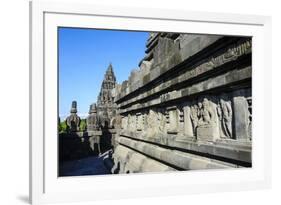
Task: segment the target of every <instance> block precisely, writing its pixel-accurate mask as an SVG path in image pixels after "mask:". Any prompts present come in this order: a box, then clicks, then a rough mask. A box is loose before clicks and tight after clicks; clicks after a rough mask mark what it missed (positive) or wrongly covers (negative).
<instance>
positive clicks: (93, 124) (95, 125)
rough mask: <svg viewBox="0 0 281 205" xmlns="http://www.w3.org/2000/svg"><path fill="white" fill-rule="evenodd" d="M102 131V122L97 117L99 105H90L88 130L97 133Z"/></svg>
mask: <svg viewBox="0 0 281 205" xmlns="http://www.w3.org/2000/svg"><path fill="white" fill-rule="evenodd" d="M99 129H100V120H99V117H98V115H97V105H96V103H93V104H91V105H90V110H89V115H88V117H87V130H88V131H96V130H99Z"/></svg>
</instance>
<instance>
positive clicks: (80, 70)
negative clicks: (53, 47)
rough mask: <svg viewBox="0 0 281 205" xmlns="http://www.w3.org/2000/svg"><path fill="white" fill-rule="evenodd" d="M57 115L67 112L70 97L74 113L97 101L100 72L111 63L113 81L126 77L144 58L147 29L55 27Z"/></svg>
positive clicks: (79, 112)
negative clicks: (114, 78) (74, 107)
mask: <svg viewBox="0 0 281 205" xmlns="http://www.w3.org/2000/svg"><path fill="white" fill-rule="evenodd" d="M58 32H59V33H58V34H59V115H60V116H61V118H65V117H66V116H67V115H69V110H70V106H71V102H72V100H76V101H77V108H78V114H80V115H82V117H84V115H85V114H86V113H88V110H89V105H90V104H91V103H93V102H96V101H97V96H98V93H99V91H100V87H101V83H102V80H103V77H104V73H105V71H106V69H107V67H108V65H109V63H110V62H111V63H112V66H113V69H114V72H115V76H116V78H117V82H118V83H121V82H122V81H124V80H127V79H128V76H129V74H130V72H131V70H132V69H135V68H137V67H138V63H139V61H140V60H141V59H142V58H143V57H144V55H145V53H144V51H145V43H146V40H147V38H148V33H147V32H131V31H114V30H96V29H79V28H59V30H58Z"/></svg>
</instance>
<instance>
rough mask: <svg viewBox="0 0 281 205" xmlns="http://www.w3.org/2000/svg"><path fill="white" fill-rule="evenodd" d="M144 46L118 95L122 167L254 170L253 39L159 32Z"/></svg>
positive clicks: (132, 169)
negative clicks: (147, 163) (153, 162)
mask: <svg viewBox="0 0 281 205" xmlns="http://www.w3.org/2000/svg"><path fill="white" fill-rule="evenodd" d="M146 45H147V49H146V56H145V57H144V58H143V60H142V61H141V62H140V64H139V66H140V69H137V70H136V71H134V72H132V74H131V76H130V77H129V80H128V82H125V83H123V84H122V89H121V90H120V93H118V94H117V95H116V96H117V97H116V101H115V102H116V103H117V105H118V112H119V113H120V115H121V116H122V120H121V124H122V125H121V128H122V129H121V131H120V132H119V133H118V135H117V136H116V138H115V139H116V144H117V146H116V149H117V150H121V151H117V152H115V154H114V159H116V161H115V162H116V163H118V164H119V166H120V167H122V166H123V168H121V169H120V170H121V171H120V172H121V173H126V172H127V171H128V170H130V171H129V172H140V169H139V167H138V165H140V164H143V163H144V160H145V159H146V158H147V157H150V158H151V159H153V160H156V161H157V162H158V163H160V164H163V165H170V166H171V167H173V168H176V169H178V170H192V169H209V168H226V167H241V166H245V167H250V166H251V162H252V161H251V160H252V159H251V150H252V148H251V140H252V134H251V126H252V124H251V123H252V107H251V106H252V99H251V77H252V66H251V39H250V38H242V37H223V36H212V35H193V34H172V33H153V34H151V35H150V36H149V39H148V41H147V44H146ZM124 147H126V149H124ZM136 151H137V153H138V154H137V155H136V156H135V157H132V158H130V159H131V160H130V159H129V158H128V156H131V154H132V153H135V152H136ZM123 152H126V153H125V154H124V153H123ZM122 153H123V154H122ZM130 153H131V154H130ZM125 167H127V169H128V170H126V168H125ZM148 169H149V168H148ZM151 169H153V168H151Z"/></svg>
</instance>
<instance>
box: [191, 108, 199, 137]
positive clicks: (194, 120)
mask: <svg viewBox="0 0 281 205" xmlns="http://www.w3.org/2000/svg"><path fill="white" fill-rule="evenodd" d="M198 109H199V108H198V106H197V105H196V104H195V105H193V106H191V107H190V118H191V122H192V128H193V133H194V134H195V135H196V128H197V125H198V116H199V110H198Z"/></svg>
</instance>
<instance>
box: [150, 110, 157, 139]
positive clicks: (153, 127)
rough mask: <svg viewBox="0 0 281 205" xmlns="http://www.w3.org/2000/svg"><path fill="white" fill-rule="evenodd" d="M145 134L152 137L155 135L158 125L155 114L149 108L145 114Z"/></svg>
mask: <svg viewBox="0 0 281 205" xmlns="http://www.w3.org/2000/svg"><path fill="white" fill-rule="evenodd" d="M147 126H148V129H147V136H148V137H152V136H155V134H156V133H157V131H158V129H159V127H158V117H157V114H156V113H155V112H154V111H153V110H149V113H148V116H147Z"/></svg>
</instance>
